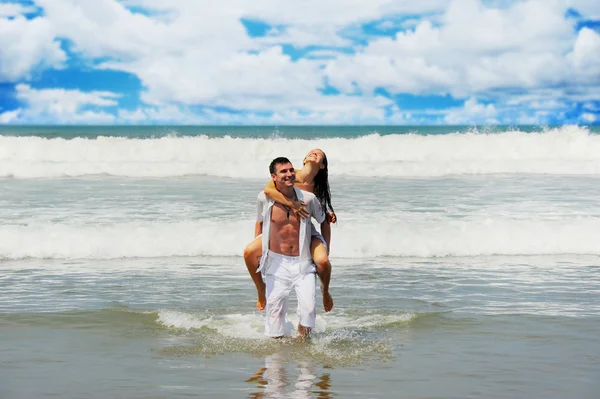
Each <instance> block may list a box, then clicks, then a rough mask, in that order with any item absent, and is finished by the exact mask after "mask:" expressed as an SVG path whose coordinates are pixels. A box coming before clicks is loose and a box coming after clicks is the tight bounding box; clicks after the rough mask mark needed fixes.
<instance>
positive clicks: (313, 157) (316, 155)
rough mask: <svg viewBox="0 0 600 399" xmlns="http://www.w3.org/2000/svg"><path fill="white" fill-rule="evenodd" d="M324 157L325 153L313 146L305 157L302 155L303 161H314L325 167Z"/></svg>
mask: <svg viewBox="0 0 600 399" xmlns="http://www.w3.org/2000/svg"><path fill="white" fill-rule="evenodd" d="M324 157H325V153H324V152H323V151H321V150H319V149H318V148H315V149H314V150H310V152H309V153H308V154H306V157H304V162H303V163H307V162H314V163H316V164H317V165H319V166H320V167H321V168H324V167H325V165H324V164H323V158H324Z"/></svg>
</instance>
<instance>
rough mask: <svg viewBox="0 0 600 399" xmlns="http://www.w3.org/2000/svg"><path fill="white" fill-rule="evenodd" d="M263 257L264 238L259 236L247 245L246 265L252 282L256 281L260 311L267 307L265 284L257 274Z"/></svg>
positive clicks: (257, 305)
mask: <svg viewBox="0 0 600 399" xmlns="http://www.w3.org/2000/svg"><path fill="white" fill-rule="evenodd" d="M261 255H262V236H258V237H256V238H255V239H254V240H252V241H251V242H250V243H249V244H248V245H246V248H244V262H245V263H246V268H247V269H248V273H250V277H251V278H252V281H254V285H255V286H256V292H257V294H258V299H257V301H256V308H257V309H258V310H263V309H264V308H265V306H266V305H267V299H266V296H265V283H264V281H263V279H262V274H261V273H257V272H256V270H257V269H258V265H259V263H260V257H261Z"/></svg>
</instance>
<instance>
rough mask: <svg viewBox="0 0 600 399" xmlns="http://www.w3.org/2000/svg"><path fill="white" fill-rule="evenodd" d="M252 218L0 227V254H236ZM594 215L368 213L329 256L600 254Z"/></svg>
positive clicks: (341, 232)
mask: <svg viewBox="0 0 600 399" xmlns="http://www.w3.org/2000/svg"><path fill="white" fill-rule="evenodd" d="M252 223H253V222H252V221H251V220H240V221H229V220H227V221H216V220H197V221H185V222H176V223H166V222H142V221H137V222H131V223H128V224H124V223H117V224H90V225H67V224H51V223H44V224H42V223H38V224H36V223H32V224H29V225H1V226H0V259H2V258H3V259H22V258H55V259H79V258H87V259H114V258H152V257H165V256H241V255H242V252H243V248H244V246H245V245H246V244H247V243H248V242H249V241H250V240H251V239H252V234H251V231H250V229H249V228H248V226H251V225H252ZM598 231H600V219H599V218H593V217H578V218H572V217H571V218H569V219H557V220H516V219H510V218H507V217H487V218H482V217H478V218H475V217H472V218H470V219H449V218H446V219H438V220H422V221H419V222H414V221H412V222H408V221H395V220H392V219H390V220H388V219H373V220H371V221H368V222H364V221H348V222H346V223H344V224H340V226H337V227H334V230H333V235H334V242H333V244H334V245H333V246H332V251H331V256H332V258H333V259H335V258H372V257H380V256H399V257H403V256H410V257H412V256H416V257H443V256H478V255H556V254H582V255H585V254H591V255H600V246H598V243H597V232H598Z"/></svg>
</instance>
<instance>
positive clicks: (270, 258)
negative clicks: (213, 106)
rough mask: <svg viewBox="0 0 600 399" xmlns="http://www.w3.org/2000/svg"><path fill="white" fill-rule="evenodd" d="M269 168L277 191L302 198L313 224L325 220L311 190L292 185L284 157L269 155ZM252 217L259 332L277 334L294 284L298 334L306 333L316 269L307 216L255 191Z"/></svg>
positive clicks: (281, 329)
mask: <svg viewBox="0 0 600 399" xmlns="http://www.w3.org/2000/svg"><path fill="white" fill-rule="evenodd" d="M269 172H270V173H271V179H273V183H274V184H275V188H277V190H278V191H279V192H281V193H282V194H283V195H284V196H285V197H286V198H287V199H288V200H291V201H302V202H305V203H306V204H307V206H306V208H307V209H308V211H309V214H310V216H312V217H314V218H315V219H316V220H317V222H318V223H321V224H324V223H326V220H325V213H324V212H323V209H322V207H321V205H320V203H319V201H318V200H317V198H316V197H315V196H314V194H312V193H309V192H307V191H302V190H300V189H297V188H295V187H294V183H295V182H296V172H295V170H294V167H293V166H292V163H291V162H290V161H289V159H287V158H284V157H279V158H275V159H274V160H273V161H272V162H271V164H270V165H269ZM256 220H257V222H256V227H255V235H256V236H258V235H260V234H262V235H263V239H262V243H263V250H262V253H263V256H262V258H261V260H260V265H259V268H258V270H257V272H258V271H261V272H262V273H263V275H264V276H265V277H266V298H267V307H266V321H265V335H267V336H269V337H273V338H281V337H283V334H284V325H285V315H286V311H287V302H288V296H289V294H290V293H291V290H292V289H294V291H295V292H296V297H297V298H298V316H299V318H300V320H299V322H298V333H299V334H300V335H301V336H307V335H308V334H309V333H310V331H311V329H312V328H313V327H314V326H315V320H316V311H315V308H316V274H315V273H316V268H315V265H314V263H313V261H312V258H311V254H310V241H311V225H312V224H311V223H310V218H301V217H298V216H296V215H295V214H294V212H292V209H291V208H289V207H286V206H284V205H281V204H279V203H276V202H274V201H273V200H272V199H270V198H268V197H267V196H266V195H265V193H264V191H261V192H260V194H258V203H257V218H256ZM256 277H259V278H260V276H256Z"/></svg>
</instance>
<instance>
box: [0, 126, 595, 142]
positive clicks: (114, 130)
mask: <svg viewBox="0 0 600 399" xmlns="http://www.w3.org/2000/svg"><path fill="white" fill-rule="evenodd" d="M552 128H560V127H559V126H550V127H540V126H534V125H516V126H502V125H500V126H466V125H465V126H6V125H5V126H0V135H15V136H38V137H46V138H57V137H61V138H65V139H71V138H74V137H86V138H96V137H98V136H106V137H129V138H148V137H163V136H169V135H179V136H201V135H205V136H208V137H223V136H227V135H229V136H232V137H243V138H259V137H284V138H300V139H303V138H307V139H316V138H330V137H343V138H355V137H360V136H364V135H368V134H373V133H377V134H380V135H392V134H393V135H396V134H409V133H413V134H421V135H426V134H433V135H438V134H448V133H457V132H458V133H465V132H473V131H476V132H482V133H502V132H506V131H514V130H518V131H521V132H528V133H530V132H540V131H544V130H548V129H552ZM587 129H588V130H589V131H590V132H592V133H600V126H591V127H589V128H587Z"/></svg>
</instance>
